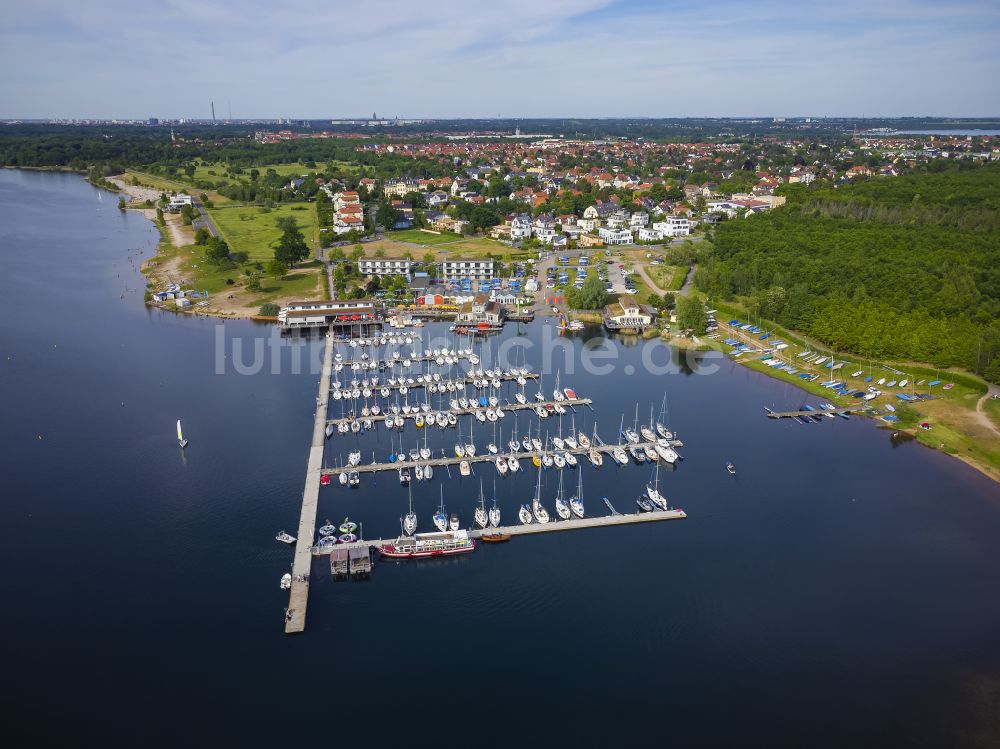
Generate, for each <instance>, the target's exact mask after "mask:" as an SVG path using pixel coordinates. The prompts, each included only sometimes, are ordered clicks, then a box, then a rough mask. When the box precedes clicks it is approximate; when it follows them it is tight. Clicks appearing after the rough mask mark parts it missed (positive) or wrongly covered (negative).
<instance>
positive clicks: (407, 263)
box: [358, 258, 413, 281]
mask: <svg viewBox="0 0 1000 749" xmlns="http://www.w3.org/2000/svg"><path fill="white" fill-rule="evenodd" d="M412 272H413V261H412V260H387V259H385V258H361V259H360V260H358V273H360V274H361V275H362V276H377V277H379V278H383V277H385V276H404V277H405V278H406V280H407V281H409V280H410V277H411V274H412Z"/></svg>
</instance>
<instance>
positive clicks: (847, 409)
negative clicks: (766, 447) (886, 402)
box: [767, 406, 863, 419]
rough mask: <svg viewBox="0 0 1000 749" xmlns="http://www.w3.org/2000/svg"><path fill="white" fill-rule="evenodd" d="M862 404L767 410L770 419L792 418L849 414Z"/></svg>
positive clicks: (860, 407)
mask: <svg viewBox="0 0 1000 749" xmlns="http://www.w3.org/2000/svg"><path fill="white" fill-rule="evenodd" d="M862 408H863V407H862V406H841V407H840V408H817V409H816V410H815V411H808V410H806V411H772V410H771V409H768V410H767V418H769V419H790V418H792V417H794V416H823V415H824V414H831V415H836V414H849V413H852V412H854V411H858V410H860V409H862Z"/></svg>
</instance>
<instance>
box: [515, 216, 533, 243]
mask: <svg viewBox="0 0 1000 749" xmlns="http://www.w3.org/2000/svg"><path fill="white" fill-rule="evenodd" d="M530 237H531V219H530V218H529V217H528V215H527V214H525V213H522V214H521V215H520V216H515V217H514V220H513V221H511V222H510V238H511V239H513V240H518V239H528V238H530Z"/></svg>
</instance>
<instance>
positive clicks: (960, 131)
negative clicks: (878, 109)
mask: <svg viewBox="0 0 1000 749" xmlns="http://www.w3.org/2000/svg"><path fill="white" fill-rule="evenodd" d="M897 132H899V133H901V134H903V135H942V136H949V137H952V136H965V135H972V136H980V137H981V136H984V135H1000V130H977V129H975V128H973V129H968V128H951V129H949V128H944V129H940V128H938V129H931V130H899V131H897Z"/></svg>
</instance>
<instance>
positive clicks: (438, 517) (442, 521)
mask: <svg viewBox="0 0 1000 749" xmlns="http://www.w3.org/2000/svg"><path fill="white" fill-rule="evenodd" d="M433 520H434V525H435V526H436V527H437V529H438V530H439V531H441V532H442V533H444V532H445V531H446V530H448V516H447V515H446V514H445V511H444V486H442V487H441V505H440V506H439V507H438V511H437V512H435V513H434V518H433Z"/></svg>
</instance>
